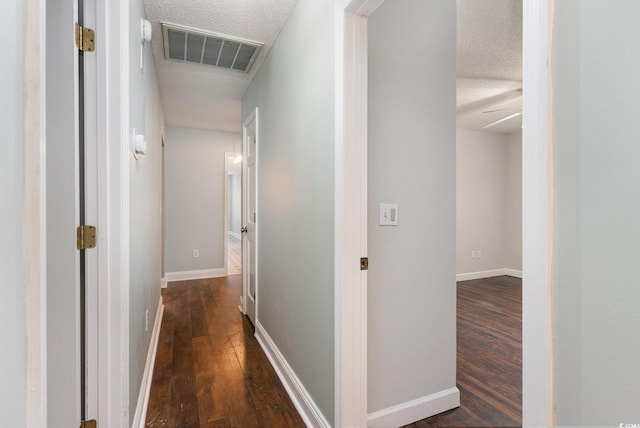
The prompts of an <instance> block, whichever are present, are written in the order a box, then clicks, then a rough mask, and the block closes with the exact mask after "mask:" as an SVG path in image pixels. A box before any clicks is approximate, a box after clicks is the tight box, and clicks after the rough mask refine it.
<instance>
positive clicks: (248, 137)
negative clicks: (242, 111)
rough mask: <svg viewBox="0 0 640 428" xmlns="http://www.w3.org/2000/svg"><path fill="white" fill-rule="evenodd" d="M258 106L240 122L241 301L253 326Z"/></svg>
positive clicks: (254, 309) (255, 293)
mask: <svg viewBox="0 0 640 428" xmlns="http://www.w3.org/2000/svg"><path fill="white" fill-rule="evenodd" d="M257 149H258V109H257V108H256V109H255V110H254V111H253V112H252V113H251V114H250V115H249V117H248V118H247V119H246V120H245V121H244V123H243V124H242V304H243V312H244V313H245V314H246V315H247V317H249V319H250V320H251V322H252V323H253V325H256V320H257V318H258V312H257V311H258V303H257V302H258V278H257V212H258V208H257V202H258V198H257V190H258V186H257V184H258V151H257Z"/></svg>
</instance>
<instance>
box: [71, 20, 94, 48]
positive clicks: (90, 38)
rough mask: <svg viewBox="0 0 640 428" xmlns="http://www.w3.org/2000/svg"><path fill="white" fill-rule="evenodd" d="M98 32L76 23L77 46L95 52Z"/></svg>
mask: <svg viewBox="0 0 640 428" xmlns="http://www.w3.org/2000/svg"><path fill="white" fill-rule="evenodd" d="M95 38H96V34H95V32H94V31H93V30H92V29H91V28H86V27H83V26H82V25H79V24H76V46H77V47H78V49H80V50H81V51H82V52H93V51H94V50H95V49H96V44H95Z"/></svg>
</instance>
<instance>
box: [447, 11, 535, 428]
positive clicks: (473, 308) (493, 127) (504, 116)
mask: <svg viewBox="0 0 640 428" xmlns="http://www.w3.org/2000/svg"><path fill="white" fill-rule="evenodd" d="M456 6H457V46H456V57H457V58H456V59H457V76H456V77H457V79H456V86H457V87H456V95H457V100H456V108H457V117H456V122H457V123H456V280H457V287H456V288H457V305H456V306H457V325H456V328H457V379H456V381H457V384H458V388H459V389H460V405H461V407H460V409H459V410H458V412H457V414H458V417H459V418H462V419H461V420H464V418H466V417H468V416H469V415H471V414H474V415H476V416H477V417H481V418H482V420H478V421H477V422H478V423H480V422H481V423H483V424H486V425H521V424H522V276H523V275H522V204H523V199H522V111H523V110H522V102H523V84H522V81H523V68H522V41H523V31H522V28H523V3H522V1H518V0H505V1H502V2H500V4H499V7H497V6H496V4H494V3H491V6H489V4H488V2H483V1H480V2H478V1H472V0H457V3H456ZM489 10H491V13H487V11H489ZM487 361H491V363H490V364H487V363H486V362H487ZM478 381H479V382H478ZM486 403H490V406H489V407H488V408H487V409H489V408H490V410H491V411H486V412H480V411H478V409H479V408H485V407H487V406H486Z"/></svg>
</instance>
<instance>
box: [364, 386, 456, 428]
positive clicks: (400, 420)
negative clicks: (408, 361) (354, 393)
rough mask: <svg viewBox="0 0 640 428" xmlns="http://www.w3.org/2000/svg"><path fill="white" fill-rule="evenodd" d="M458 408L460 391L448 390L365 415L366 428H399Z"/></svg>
mask: <svg viewBox="0 0 640 428" xmlns="http://www.w3.org/2000/svg"><path fill="white" fill-rule="evenodd" d="M456 407H460V391H459V390H458V388H456V387H454V388H450V389H446V390H444V391H440V392H436V393H435V394H431V395H427V396H426V397H421V398H418V399H416V400H412V401H408V402H406V403H402V404H398V405H397V406H393V407H389V408H386V409H383V410H379V411H377V412H373V413H369V414H368V415H367V427H368V428H390V427H401V426H404V425H407V424H410V423H413V422H416V421H419V420H421V419H425V418H428V417H431V416H433V415H437V414H438V413H442V412H446V411H447V410H451V409H454V408H456Z"/></svg>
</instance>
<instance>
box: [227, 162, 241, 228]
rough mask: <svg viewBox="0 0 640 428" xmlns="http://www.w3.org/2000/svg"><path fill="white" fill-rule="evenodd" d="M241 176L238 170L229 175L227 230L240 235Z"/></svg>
mask: <svg viewBox="0 0 640 428" xmlns="http://www.w3.org/2000/svg"><path fill="white" fill-rule="evenodd" d="M241 184H242V176H241V174H240V171H239V170H235V171H234V172H233V173H232V174H229V230H230V231H231V232H235V233H238V234H239V233H240V228H241V227H242V225H241V223H242V186H241Z"/></svg>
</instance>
